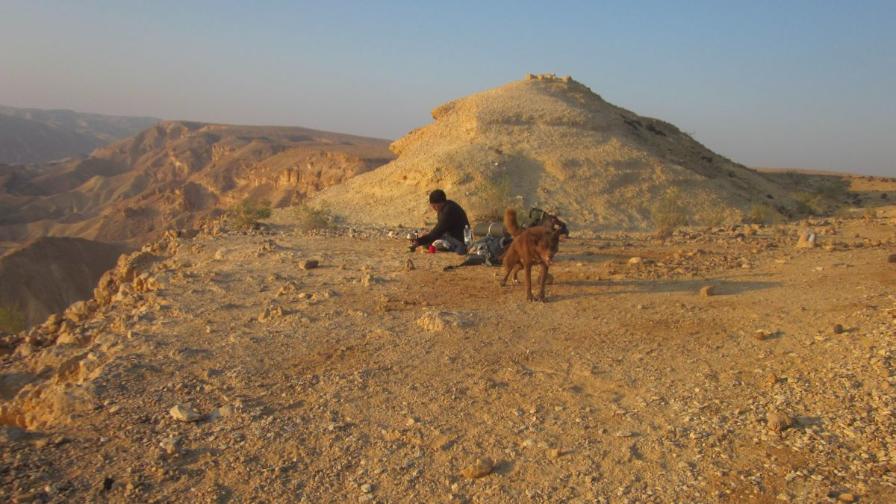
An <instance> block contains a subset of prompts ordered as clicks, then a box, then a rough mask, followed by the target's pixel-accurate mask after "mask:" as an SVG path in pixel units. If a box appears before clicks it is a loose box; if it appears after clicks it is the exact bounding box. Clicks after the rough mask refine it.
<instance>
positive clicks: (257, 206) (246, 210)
mask: <svg viewBox="0 0 896 504" xmlns="http://www.w3.org/2000/svg"><path fill="white" fill-rule="evenodd" d="M227 216H228V218H229V221H230V223H231V224H233V225H234V226H236V227H237V228H253V227H255V226H257V225H258V221H260V220H263V219H267V218H268V217H270V216H271V202H270V201H267V200H262V201H257V202H256V201H252V200H251V199H249V198H246V199H244V200H243V201H241V202H239V203H237V204H236V205H234V206H232V207H230V209H229V210H228V211H227Z"/></svg>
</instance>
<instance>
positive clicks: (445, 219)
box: [416, 200, 470, 246]
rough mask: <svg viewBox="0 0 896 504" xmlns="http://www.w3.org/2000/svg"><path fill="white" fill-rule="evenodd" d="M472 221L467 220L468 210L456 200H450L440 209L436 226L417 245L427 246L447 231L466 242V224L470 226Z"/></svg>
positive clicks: (418, 239)
mask: <svg viewBox="0 0 896 504" xmlns="http://www.w3.org/2000/svg"><path fill="white" fill-rule="evenodd" d="M469 225H470V221H469V220H467V212H464V209H463V208H461V207H460V205H458V204H457V203H455V202H454V201H451V200H448V201H446V202H445V204H444V205H443V206H442V209H441V210H439V221H438V222H437V223H436V227H434V228H432V231H430V232H429V233H428V234H425V235H423V236H421V237H419V238H417V240H416V244H417V245H423V246H427V245H430V244H432V242H434V241H436V240H438V239H439V238H441V237H442V236H443V235H445V233H447V234H449V235H451V236H453V237H454V238H456V239H457V240H458V241H460V242H461V243H463V242H464V226H469Z"/></svg>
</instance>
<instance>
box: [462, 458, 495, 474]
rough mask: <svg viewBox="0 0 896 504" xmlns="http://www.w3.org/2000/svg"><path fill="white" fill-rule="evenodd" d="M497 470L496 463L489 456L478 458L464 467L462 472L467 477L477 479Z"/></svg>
mask: <svg viewBox="0 0 896 504" xmlns="http://www.w3.org/2000/svg"><path fill="white" fill-rule="evenodd" d="M494 470H495V463H494V462H493V461H492V459H490V458H488V457H481V458H477V459H476V460H475V461H474V462H473V463H472V464H470V465H468V466H466V467H464V468H463V469H462V470H461V474H463V476H464V477H465V478H470V479H476V478H482V477H484V476H488V475H489V474H491V473H492V471H494Z"/></svg>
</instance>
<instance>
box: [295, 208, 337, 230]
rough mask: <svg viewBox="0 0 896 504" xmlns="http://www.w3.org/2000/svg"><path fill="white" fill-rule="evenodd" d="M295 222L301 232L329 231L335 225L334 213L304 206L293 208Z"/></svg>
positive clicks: (324, 209)
mask: <svg viewBox="0 0 896 504" xmlns="http://www.w3.org/2000/svg"><path fill="white" fill-rule="evenodd" d="M292 217H293V222H294V223H295V225H296V227H297V228H298V229H299V230H301V231H313V230H316V229H327V228H329V227H331V226H332V225H333V221H334V217H333V213H332V212H330V211H329V210H328V209H326V208H312V207H310V206H308V205H305V204H302V205H299V206H296V207H293V208H292Z"/></svg>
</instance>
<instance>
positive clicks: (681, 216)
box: [650, 187, 688, 238]
mask: <svg viewBox="0 0 896 504" xmlns="http://www.w3.org/2000/svg"><path fill="white" fill-rule="evenodd" d="M650 216H651V218H652V219H653V225H654V226H655V227H656V233H657V236H659V237H660V238H668V237H669V236H672V233H674V232H675V230H676V229H678V228H679V227H681V226H687V225H688V209H687V206H685V203H684V196H683V195H682V194H681V191H680V190H679V189H678V188H674V187H673V188H671V189H669V190H667V191H666V193H665V194H663V196H662V197H661V198H660V199H659V200H657V201H656V202H655V203H654V204H653V206H652V207H651V209H650Z"/></svg>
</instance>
